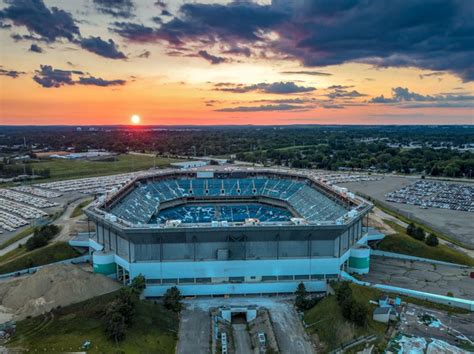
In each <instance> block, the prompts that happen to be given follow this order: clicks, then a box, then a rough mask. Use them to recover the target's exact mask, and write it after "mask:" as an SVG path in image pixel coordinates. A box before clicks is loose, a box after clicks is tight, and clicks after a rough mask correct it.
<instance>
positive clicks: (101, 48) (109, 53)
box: [80, 37, 126, 59]
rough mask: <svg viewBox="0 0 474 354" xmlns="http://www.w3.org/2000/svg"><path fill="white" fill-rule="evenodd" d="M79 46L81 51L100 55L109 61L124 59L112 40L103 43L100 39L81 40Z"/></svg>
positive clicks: (123, 55)
mask: <svg viewBox="0 0 474 354" xmlns="http://www.w3.org/2000/svg"><path fill="white" fill-rule="evenodd" d="M80 45H81V47H82V48H83V49H85V50H88V51H89V52H92V53H95V54H97V55H100V56H101V57H104V58H110V59H125V58H126V56H125V54H123V53H122V52H121V51H120V50H119V49H118V46H117V45H116V44H115V42H114V41H113V40H112V39H109V40H108V41H104V40H103V39H102V38H100V37H89V38H82V39H81V40H80Z"/></svg>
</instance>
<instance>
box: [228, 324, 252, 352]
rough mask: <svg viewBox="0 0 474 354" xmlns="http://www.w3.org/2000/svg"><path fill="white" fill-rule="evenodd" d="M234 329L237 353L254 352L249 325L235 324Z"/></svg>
mask: <svg viewBox="0 0 474 354" xmlns="http://www.w3.org/2000/svg"><path fill="white" fill-rule="evenodd" d="M232 331H233V332H234V346H235V354H249V353H252V343H251V342H250V336H249V333H248V332H247V325H246V324H234V325H232Z"/></svg>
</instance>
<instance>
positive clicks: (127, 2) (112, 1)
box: [93, 0, 134, 18]
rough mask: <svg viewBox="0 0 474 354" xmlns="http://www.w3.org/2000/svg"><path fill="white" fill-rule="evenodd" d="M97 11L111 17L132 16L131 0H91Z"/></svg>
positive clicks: (132, 6)
mask: <svg viewBox="0 0 474 354" xmlns="http://www.w3.org/2000/svg"><path fill="white" fill-rule="evenodd" d="M93 1H94V4H95V5H96V7H97V10H99V12H101V13H103V14H106V15H111V16H113V17H123V18H130V17H133V16H134V15H133V9H134V5H133V2H132V1H131V0H93Z"/></svg>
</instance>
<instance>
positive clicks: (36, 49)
mask: <svg viewBox="0 0 474 354" xmlns="http://www.w3.org/2000/svg"><path fill="white" fill-rule="evenodd" d="M30 52H34V53H43V48H41V47H40V46H39V45H37V44H35V43H33V44H32V45H31V46H30Z"/></svg>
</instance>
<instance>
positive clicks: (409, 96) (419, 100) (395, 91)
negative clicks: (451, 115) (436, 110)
mask: <svg viewBox="0 0 474 354" xmlns="http://www.w3.org/2000/svg"><path fill="white" fill-rule="evenodd" d="M407 102H412V103H409V104H406V103H407ZM415 102H416V103H415ZM369 103H385V104H401V107H402V108H423V107H440V108H443V107H460V108H462V107H474V95H457V94H451V93H446V94H438V95H422V94H419V93H416V92H412V91H410V90H409V89H408V88H404V87H394V88H392V97H385V96H384V95H380V96H377V97H374V98H372V99H371V100H370V101H369Z"/></svg>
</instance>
